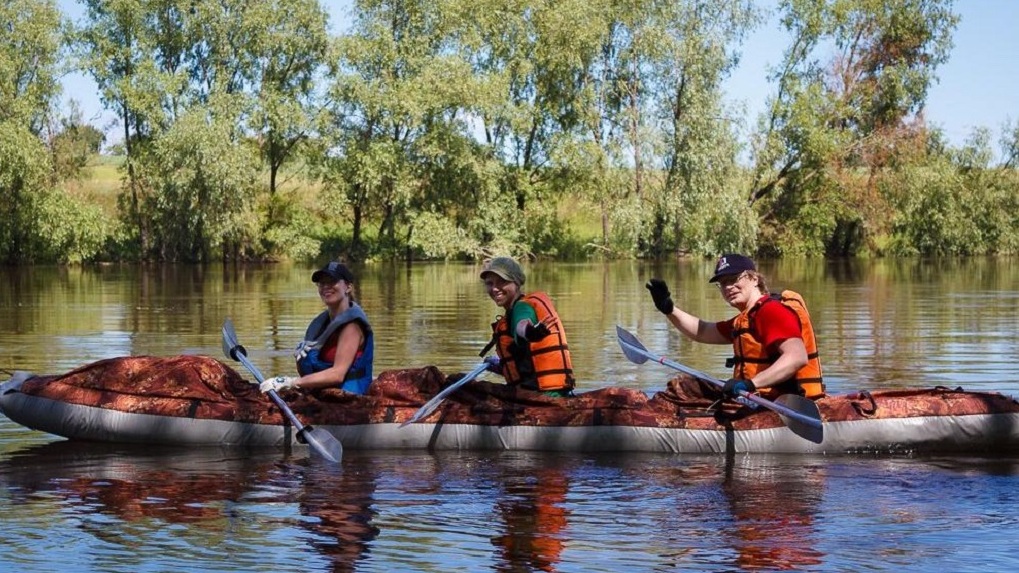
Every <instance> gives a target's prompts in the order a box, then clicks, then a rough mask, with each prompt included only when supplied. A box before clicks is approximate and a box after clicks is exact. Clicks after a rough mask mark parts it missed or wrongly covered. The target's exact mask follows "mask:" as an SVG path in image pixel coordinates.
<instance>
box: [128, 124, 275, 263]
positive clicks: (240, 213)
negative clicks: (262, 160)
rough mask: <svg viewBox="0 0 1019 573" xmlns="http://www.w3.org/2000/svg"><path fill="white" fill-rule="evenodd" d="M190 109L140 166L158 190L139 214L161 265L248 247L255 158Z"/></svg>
mask: <svg viewBox="0 0 1019 573" xmlns="http://www.w3.org/2000/svg"><path fill="white" fill-rule="evenodd" d="M214 116H215V114H212V113H209V112H207V111H206V110H203V109H195V110H192V111H190V112H189V113H188V114H187V115H185V116H184V117H182V118H180V120H178V121H177V122H176V123H175V124H174V126H173V127H172V128H171V129H170V130H169V131H167V132H166V133H165V135H163V136H162V137H160V138H159V139H158V140H157V141H156V142H155V145H154V147H153V153H152V154H151V155H149V156H147V157H146V161H145V163H144V165H143V169H144V171H145V172H147V173H149V175H150V177H151V178H152V180H153V181H155V182H156V183H157V185H156V186H155V187H154V188H153V189H152V193H151V195H150V196H148V197H147V198H146V202H145V204H144V207H143V210H144V213H145V215H146V218H147V219H148V220H149V221H151V224H152V230H153V236H154V242H153V243H152V248H153V249H154V252H155V254H156V256H157V258H159V259H160V260H170V261H209V260H211V259H212V258H213V257H214V256H216V255H218V254H222V252H223V248H224V246H226V245H242V246H247V245H250V244H251V242H252V241H253V240H254V236H252V235H251V234H250V232H251V229H250V227H248V226H246V225H245V223H244V222H245V217H244V214H245V212H246V211H250V210H252V209H253V208H254V191H255V185H256V182H255V174H256V173H257V169H256V167H255V165H254V158H252V156H251V154H250V153H248V152H247V151H246V150H245V149H244V148H243V147H242V146H241V145H240V144H239V143H238V141H237V137H236V133H235V126H234V125H233V124H231V123H227V122H225V121H217V120H216V119H215V117H214Z"/></svg>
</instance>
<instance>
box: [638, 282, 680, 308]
mask: <svg viewBox="0 0 1019 573" xmlns="http://www.w3.org/2000/svg"><path fill="white" fill-rule="evenodd" d="M644 286H646V287H647V289H648V290H649V291H651V299H652V300H654V301H655V308H657V309H658V310H659V311H661V313H662V314H672V309H673V308H675V305H673V304H672V293H670V292H669V285H667V284H665V281H663V280H662V279H651V280H649V281H648V282H647V284H646V285H644Z"/></svg>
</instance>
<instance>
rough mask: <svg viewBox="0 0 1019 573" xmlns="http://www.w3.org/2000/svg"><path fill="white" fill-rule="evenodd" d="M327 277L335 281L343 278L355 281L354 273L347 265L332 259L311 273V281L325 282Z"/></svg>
mask: <svg viewBox="0 0 1019 573" xmlns="http://www.w3.org/2000/svg"><path fill="white" fill-rule="evenodd" d="M327 278H329V279H332V281H333V282H334V283H335V282H339V281H340V280H341V279H342V280H345V281H347V282H348V283H352V282H354V273H352V272H350V269H348V268H347V265H344V264H343V263H338V262H336V261H332V262H331V263H329V264H327V265H326V266H324V267H322V268H321V269H319V270H317V271H315V272H314V273H312V274H311V282H313V283H318V282H323V281H324V280H325V279H327Z"/></svg>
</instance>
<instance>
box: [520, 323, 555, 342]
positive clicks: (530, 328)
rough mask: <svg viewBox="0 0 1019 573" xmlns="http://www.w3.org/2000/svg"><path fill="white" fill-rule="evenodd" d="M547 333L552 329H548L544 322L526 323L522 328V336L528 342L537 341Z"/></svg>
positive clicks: (550, 332)
mask: <svg viewBox="0 0 1019 573" xmlns="http://www.w3.org/2000/svg"><path fill="white" fill-rule="evenodd" d="M549 334H552V331H551V330H549V329H548V325H547V324H545V323H544V322H539V323H538V324H528V325H527V326H526V327H525V328H524V338H526V339H527V341H528V342H538V341H539V340H542V339H543V338H545V337H546V336H548V335H549Z"/></svg>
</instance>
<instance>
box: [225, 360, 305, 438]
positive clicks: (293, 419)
mask: <svg viewBox="0 0 1019 573" xmlns="http://www.w3.org/2000/svg"><path fill="white" fill-rule="evenodd" d="M233 354H235V356H234V358H236V359H237V360H238V361H240V363H241V364H243V365H244V367H245V368H247V369H248V370H249V371H251V374H252V375H254V376H255V379H256V380H258V383H259V384H261V383H262V382H264V381H265V377H264V376H262V372H261V371H260V370H259V369H258V368H257V367H256V366H255V365H254V364H252V363H251V361H250V360H248V357H247V356H245V355H244V354H243V353H241V352H234V353H233ZM266 394H268V395H269V398H270V399H271V400H272V401H273V402H274V403H275V404H276V406H277V407H278V408H279V409H280V411H281V412H283V414H284V415H285V416H286V417H287V419H288V420H290V423H291V424H293V425H294V428H295V429H296V430H297V433H299V434H300V433H302V432H304V424H302V423H301V421H300V420H299V419H297V415H296V414H294V411H293V410H291V409H290V406H287V403H286V402H284V401H283V398H280V395H279V394H277V393H276V391H275V390H269V391H268V392H266Z"/></svg>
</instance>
